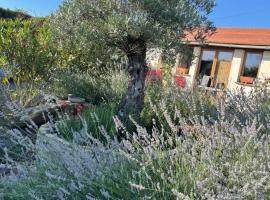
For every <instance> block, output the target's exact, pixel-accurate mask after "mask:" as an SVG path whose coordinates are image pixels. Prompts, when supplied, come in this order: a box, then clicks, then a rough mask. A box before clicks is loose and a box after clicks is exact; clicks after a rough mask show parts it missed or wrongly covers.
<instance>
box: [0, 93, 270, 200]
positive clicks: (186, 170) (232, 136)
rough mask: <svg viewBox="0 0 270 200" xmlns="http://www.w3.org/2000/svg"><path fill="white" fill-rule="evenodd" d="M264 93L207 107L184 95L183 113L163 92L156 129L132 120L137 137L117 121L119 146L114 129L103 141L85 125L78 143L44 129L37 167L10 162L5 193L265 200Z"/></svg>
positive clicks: (1, 189)
mask: <svg viewBox="0 0 270 200" xmlns="http://www.w3.org/2000/svg"><path fill="white" fill-rule="evenodd" d="M259 93H260V91H258V95H261V96H262V97H264V100H263V101H262V100H261V101H256V102H253V101H254V100H256V98H254V99H253V100H252V99H249V98H247V97H246V96H242V94H241V93H239V94H238V95H236V96H232V95H231V94H227V95H224V96H222V97H220V98H219V99H218V100H217V101H216V102H215V101H212V100H208V101H207V102H211V105H209V106H208V107H205V104H204V103H206V102H205V99H208V98H209V97H208V96H205V97H204V98H205V99H204V98H203V99H200V98H198V99H196V98H197V97H196V98H195V97H194V96H192V95H191V96H187V97H186V98H191V99H188V100H187V101H186V104H185V106H184V108H185V109H187V110H188V111H191V112H187V113H186V115H184V114H182V111H181V110H179V109H178V103H179V102H178V101H177V100H178V96H177V94H178V93H164V94H167V95H168V94H170V95H172V94H176V96H175V97H174V98H173V97H170V96H165V95H164V94H163V97H164V99H166V98H168V99H170V101H168V103H169V102H170V104H164V102H163V101H162V100H161V101H157V102H154V101H153V102H154V103H153V106H152V107H154V108H155V109H156V111H157V112H156V113H158V114H159V118H160V119H163V121H162V120H160V121H159V122H158V123H157V120H155V119H154V120H153V127H152V129H151V130H147V129H146V128H144V127H143V126H140V125H139V124H137V123H136V122H135V121H133V120H132V119H131V121H133V124H134V126H135V127H136V131H133V132H129V131H127V129H126V128H125V127H124V126H123V124H122V123H121V122H120V121H119V120H118V119H117V118H115V117H114V123H115V126H116V128H117V130H121V132H122V133H121V134H124V135H126V139H123V140H122V141H120V142H119V141H118V140H117V139H116V136H115V137H113V136H112V137H108V135H110V134H109V133H110V132H109V131H110V125H109V126H108V131H106V128H104V129H102V131H100V132H99V134H100V135H103V138H106V139H107V140H106V141H107V142H101V141H100V140H98V139H97V137H96V136H95V135H94V134H93V133H94V131H91V128H93V127H92V126H87V123H85V121H87V119H82V127H81V129H80V130H78V131H76V130H74V131H73V133H74V135H76V136H77V137H76V139H74V140H72V141H73V142H68V141H65V140H63V139H61V138H59V137H58V136H57V134H58V133H57V132H56V133H55V132H50V133H51V134H48V133H49V132H46V131H45V132H43V134H40V135H39V137H38V140H37V145H36V148H37V151H36V152H37V154H36V159H35V160H34V161H33V162H32V165H29V164H22V163H20V162H14V161H13V160H12V159H10V160H8V162H7V163H8V164H12V165H13V166H14V167H13V168H15V169H16V173H15V174H11V175H10V176H6V177H4V178H0V194H1V195H2V197H3V198H4V199H5V198H6V199H8V198H10V199H12V198H13V199H14V198H15V199H16V198H17V199H18V198H21V199H95V198H97V199H268V198H269V197H270V193H269V191H270V190H269V189H270V178H269V177H270V174H269V170H268V169H269V155H268V154H269V150H270V149H269V147H270V138H269V130H268V126H266V125H265V124H264V121H267V119H268V114H267V112H262V113H260V106H263V108H264V109H269V106H268V108H267V106H266V105H267V104H266V102H269V97H268V96H266V95H265V94H259ZM180 94H181V93H180ZM199 95H202V94H199ZM192 99H193V100H192ZM194 99H196V101H195V100H194ZM154 100H155V99H154ZM172 100H174V101H172ZM180 100H181V99H180ZM201 101H203V102H201ZM165 102H166V101H165ZM171 102H172V103H171ZM183 102H185V101H183ZM194 102H196V103H194ZM258 103H259V104H260V105H257V104H258ZM240 106H241V107H240ZM208 108H210V109H209V110H211V112H212V113H213V114H212V113H211V112H206V111H208ZM99 109H100V108H99ZM99 109H98V110H99ZM106 110H107V109H106ZM266 111H267V110H266ZM89 112H90V111H89ZM104 113H105V114H104V120H105V121H107V120H108V119H107V117H108V116H109V115H107V114H106V111H104ZM107 113H108V112H107ZM233 113H235V115H234V114H233ZM256 115H257V117H255V116H256ZM105 118H106V119H105ZM89 120H92V122H91V123H88V124H94V125H95V124H96V122H95V118H92V117H90V118H89ZM261 121H262V123H261ZM101 123H102V121H101V120H100V124H101ZM53 127H54V126H53V124H50V126H49V128H50V130H51V131H52V130H53ZM97 127H99V123H98V126H97ZM99 138H102V137H99ZM19 141H20V140H19ZM27 146H28V147H29V145H27ZM29 148H30V149H31V148H33V147H32V146H30V147H29Z"/></svg>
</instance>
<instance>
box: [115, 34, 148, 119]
mask: <svg viewBox="0 0 270 200" xmlns="http://www.w3.org/2000/svg"><path fill="white" fill-rule="evenodd" d="M128 42H129V45H128V51H127V57H128V72H129V75H130V81H129V84H128V90H127V93H126V94H125V96H124V98H123V99H122V102H121V104H120V107H119V110H118V117H119V118H120V119H121V120H127V118H128V117H129V115H131V116H132V117H133V118H134V119H135V120H139V119H140V113H141V111H142V109H143V101H144V88H145V77H146V70H147V69H146V42H145V41H144V39H143V38H142V37H140V38H138V39H134V38H129V39H128Z"/></svg>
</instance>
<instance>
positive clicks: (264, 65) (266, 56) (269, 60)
mask: <svg viewBox="0 0 270 200" xmlns="http://www.w3.org/2000/svg"><path fill="white" fill-rule="evenodd" d="M201 51H202V48H201V47H194V51H193V56H194V59H193V61H192V64H191V66H190V69H189V74H188V75H187V76H185V77H186V80H187V89H191V90H192V89H193V88H194V86H195V84H196V74H197V71H198V69H199V62H200V56H201ZM244 56H245V50H244V49H235V50H234V55H233V59H232V65H231V71H230V75H229V82H228V88H227V89H228V90H229V91H231V92H233V93H238V92H239V90H243V91H244V92H245V93H246V94H250V93H252V91H253V90H254V87H253V86H247V85H243V84H240V83H238V77H239V74H240V71H241V67H242V63H243V59H244ZM173 73H175V69H174V70H173ZM257 78H258V80H260V81H264V80H265V79H270V51H264V52H263V58H262V62H261V65H260V67H259V71H258V76H257Z"/></svg>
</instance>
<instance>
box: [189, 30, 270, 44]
mask: <svg viewBox="0 0 270 200" xmlns="http://www.w3.org/2000/svg"><path fill="white" fill-rule="evenodd" d="M187 40H188V41H190V42H195V39H194V37H193V35H191V34H190V35H188V36H187ZM206 43H219V44H237V45H254V46H270V29H257V28H218V29H217V30H216V31H215V33H214V34H213V35H211V36H209V37H207V39H206Z"/></svg>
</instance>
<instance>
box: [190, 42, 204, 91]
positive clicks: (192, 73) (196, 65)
mask: <svg viewBox="0 0 270 200" xmlns="http://www.w3.org/2000/svg"><path fill="white" fill-rule="evenodd" d="M201 51H202V48H201V47H194V49H193V56H194V58H193V61H192V63H191V66H190V68H189V73H188V76H187V77H186V78H187V87H189V88H190V89H193V87H194V85H195V81H196V74H197V70H198V68H199V62H200V56H201Z"/></svg>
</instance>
